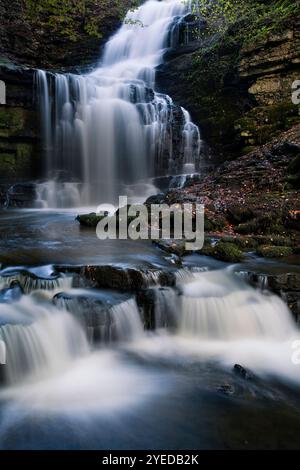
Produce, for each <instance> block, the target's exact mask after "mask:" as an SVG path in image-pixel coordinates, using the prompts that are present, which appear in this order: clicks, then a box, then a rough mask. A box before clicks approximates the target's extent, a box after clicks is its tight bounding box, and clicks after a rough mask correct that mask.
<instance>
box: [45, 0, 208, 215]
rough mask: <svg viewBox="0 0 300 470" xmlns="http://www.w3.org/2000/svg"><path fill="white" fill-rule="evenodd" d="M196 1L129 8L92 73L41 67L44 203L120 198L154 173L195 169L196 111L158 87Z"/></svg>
mask: <svg viewBox="0 0 300 470" xmlns="http://www.w3.org/2000/svg"><path fill="white" fill-rule="evenodd" d="M190 10H191V5H190V2H182V1H181V0H164V1H157V0H148V1H146V2H145V3H143V4H142V5H141V6H140V7H139V8H138V9H136V10H134V11H130V12H129V13H128V14H127V16H126V18H125V20H124V23H123V25H122V26H121V28H120V29H119V31H118V32H117V33H116V34H115V35H114V36H113V37H112V38H111V39H110V40H109V41H108V42H107V44H106V46H105V49H104V53H103V57H102V60H101V63H100V64H99V66H98V67H97V68H96V69H95V70H94V71H92V72H91V73H88V74H86V75H75V74H71V73H69V74H64V75H63V74H59V73H51V72H46V71H43V70H39V71H37V75H36V87H37V96H38V102H39V106H40V111H41V122H42V131H43V143H44V153H45V179H47V180H49V181H48V182H46V183H42V184H41V185H38V187H37V193H38V197H37V205H38V206H42V207H74V206H78V205H81V206H84V205H91V204H97V205H98V204H100V203H103V202H114V201H115V200H116V198H117V197H118V196H119V195H121V194H124V195H125V194H126V193H127V191H128V187H129V188H130V186H131V185H132V184H135V183H137V182H138V181H141V182H145V181H148V180H149V178H151V177H153V176H155V175H162V174H171V175H172V174H180V173H184V172H185V171H186V170H188V171H189V172H191V173H193V172H195V169H196V168H198V167H199V158H200V146H201V140H200V132H199V129H198V127H197V126H196V125H195V124H193V122H192V121H191V117H190V115H189V113H188V112H187V111H186V110H184V109H183V108H181V107H179V106H175V105H174V103H173V101H172V99H171V98H170V97H169V96H167V95H164V94H162V93H157V92H155V91H154V88H155V68H156V67H157V66H158V65H159V64H161V63H162V61H163V57H164V53H165V51H166V50H167V49H168V48H170V47H172V46H173V47H174V40H175V39H174V38H175V36H174V37H173V35H176V34H177V28H176V27H175V26H176V25H178V24H180V22H181V21H182V18H183V17H184V16H185V15H186V14H188V13H189V12H190Z"/></svg>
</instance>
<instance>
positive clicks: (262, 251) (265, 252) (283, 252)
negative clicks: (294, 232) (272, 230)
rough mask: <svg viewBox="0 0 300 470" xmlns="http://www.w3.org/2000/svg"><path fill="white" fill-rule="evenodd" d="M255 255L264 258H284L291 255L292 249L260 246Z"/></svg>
mask: <svg viewBox="0 0 300 470" xmlns="http://www.w3.org/2000/svg"><path fill="white" fill-rule="evenodd" d="M256 252H257V254H258V255H259V256H262V257H264V258H286V257H288V256H291V255H292V254H293V248H291V247H289V246H269V245H264V246H260V247H259V248H258V249H257V251H256Z"/></svg>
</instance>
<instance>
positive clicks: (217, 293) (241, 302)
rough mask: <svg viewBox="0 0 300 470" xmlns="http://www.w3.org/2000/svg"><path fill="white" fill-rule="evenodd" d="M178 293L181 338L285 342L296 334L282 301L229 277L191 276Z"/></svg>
mask: <svg viewBox="0 0 300 470" xmlns="http://www.w3.org/2000/svg"><path fill="white" fill-rule="evenodd" d="M181 289H182V294H183V295H182V297H181V301H182V316H181V321H180V325H179V332H180V334H182V335H187V336H193V337H196V338H199V339H202V340H210V341H211V340H221V341H236V340H242V339H249V338H250V339H251V338H252V339H256V340H257V339H259V340H264V339H269V340H274V341H284V340H288V339H289V338H291V337H292V336H293V334H294V335H296V334H297V333H296V331H297V330H296V328H295V324H294V322H293V319H292V316H291V313H290V311H289V309H288V308H287V306H286V305H285V304H284V302H283V301H282V300H281V299H279V298H278V297H276V296H274V295H271V294H268V295H263V293H262V292H260V291H257V290H254V289H252V288H251V287H248V286H246V285H245V284H243V283H242V282H241V281H239V279H238V277H237V276H235V275H234V274H232V273H231V274H230V273H226V271H217V272H209V273H198V274H195V273H194V275H193V277H191V278H190V282H187V280H186V279H185V280H184V283H183V284H182V285H181Z"/></svg>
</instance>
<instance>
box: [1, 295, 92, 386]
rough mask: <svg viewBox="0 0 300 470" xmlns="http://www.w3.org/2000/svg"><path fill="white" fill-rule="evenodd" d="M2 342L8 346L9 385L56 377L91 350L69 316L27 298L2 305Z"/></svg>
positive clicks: (7, 374) (7, 367) (7, 378)
mask: <svg viewBox="0 0 300 470" xmlns="http://www.w3.org/2000/svg"><path fill="white" fill-rule="evenodd" d="M7 322H9V323H7ZM13 322H15V324H13ZM1 324H2V326H1ZM0 339H1V340H2V341H4V343H5V345H6V355H7V364H6V366H5V376H6V380H7V382H8V383H10V384H11V383H17V382H20V381H21V380H24V379H25V378H26V379H28V377H32V376H33V377H34V376H35V377H36V378H38V379H41V376H42V377H48V376H49V375H51V374H57V373H58V372H59V371H60V370H63V369H64V368H66V367H68V365H70V364H71V363H72V361H73V360H74V359H75V358H76V357H80V356H81V355H84V354H87V353H88V351H89V347H88V343H87V340H86V338H85V335H84V332H83V330H82V329H81V327H80V326H79V324H78V323H77V322H76V320H75V319H74V318H73V317H72V316H71V315H70V314H68V313H66V312H61V311H59V310H57V309H56V308H55V307H53V306H50V305H47V304H45V305H44V304H43V303H41V302H38V301H36V300H35V299H34V298H33V297H26V296H24V297H22V299H21V300H20V301H18V302H16V303H14V304H11V305H9V306H8V305H5V304H3V305H0Z"/></svg>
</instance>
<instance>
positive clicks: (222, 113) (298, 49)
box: [157, 17, 300, 162]
mask: <svg viewBox="0 0 300 470" xmlns="http://www.w3.org/2000/svg"><path fill="white" fill-rule="evenodd" d="M299 23H300V18H299V17H296V18H290V19H289V20H288V21H285V22H284V24H282V28H281V32H276V34H275V33H273V34H270V35H267V36H266V37H265V38H264V39H260V40H256V39H255V38H254V39H253V42H252V43H251V44H250V45H247V47H246V46H242V43H241V40H240V37H238V35H237V32H236V30H235V26H233V27H232V28H231V29H230V30H229V31H228V33H227V35H226V36H225V37H221V36H220V35H215V36H214V37H208V38H205V37H204V39H203V37H201V39H199V40H198V41H195V42H194V43H191V44H190V46H189V47H186V46H183V47H181V48H179V49H178V50H177V53H176V54H173V56H171V57H170V59H169V60H168V61H167V62H166V63H165V64H164V65H162V66H161V67H160V68H159V70H158V75H157V79H158V86H159V89H160V90H161V91H164V92H167V93H169V94H170V95H171V96H172V97H173V99H174V100H175V102H176V103H177V102H178V103H181V104H182V105H183V106H185V107H186V108H187V109H189V110H190V111H191V112H192V118H193V120H194V122H196V123H197V124H198V125H199V126H200V129H201V131H202V136H203V138H204V140H205V141H206V142H207V143H208V144H209V146H210V148H211V149H212V150H213V155H215V156H216V157H217V158H216V160H217V162H219V161H220V160H222V158H223V159H226V158H228V157H229V156H230V157H231V158H232V156H235V155H239V154H242V153H244V152H246V151H250V150H251V149H253V148H254V147H256V146H258V145H261V144H264V143H266V142H268V141H269V140H270V139H272V138H273V137H274V136H275V135H276V134H277V133H278V132H282V131H283V130H285V129H289V128H290V127H292V126H293V125H294V124H296V123H298V122H300V117H299V109H298V106H296V105H294V104H293V103H292V99H291V96H292V89H291V87H292V83H293V82H294V80H297V79H300V33H299V30H300V28H299ZM239 34H241V32H239ZM208 154H209V152H208Z"/></svg>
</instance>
